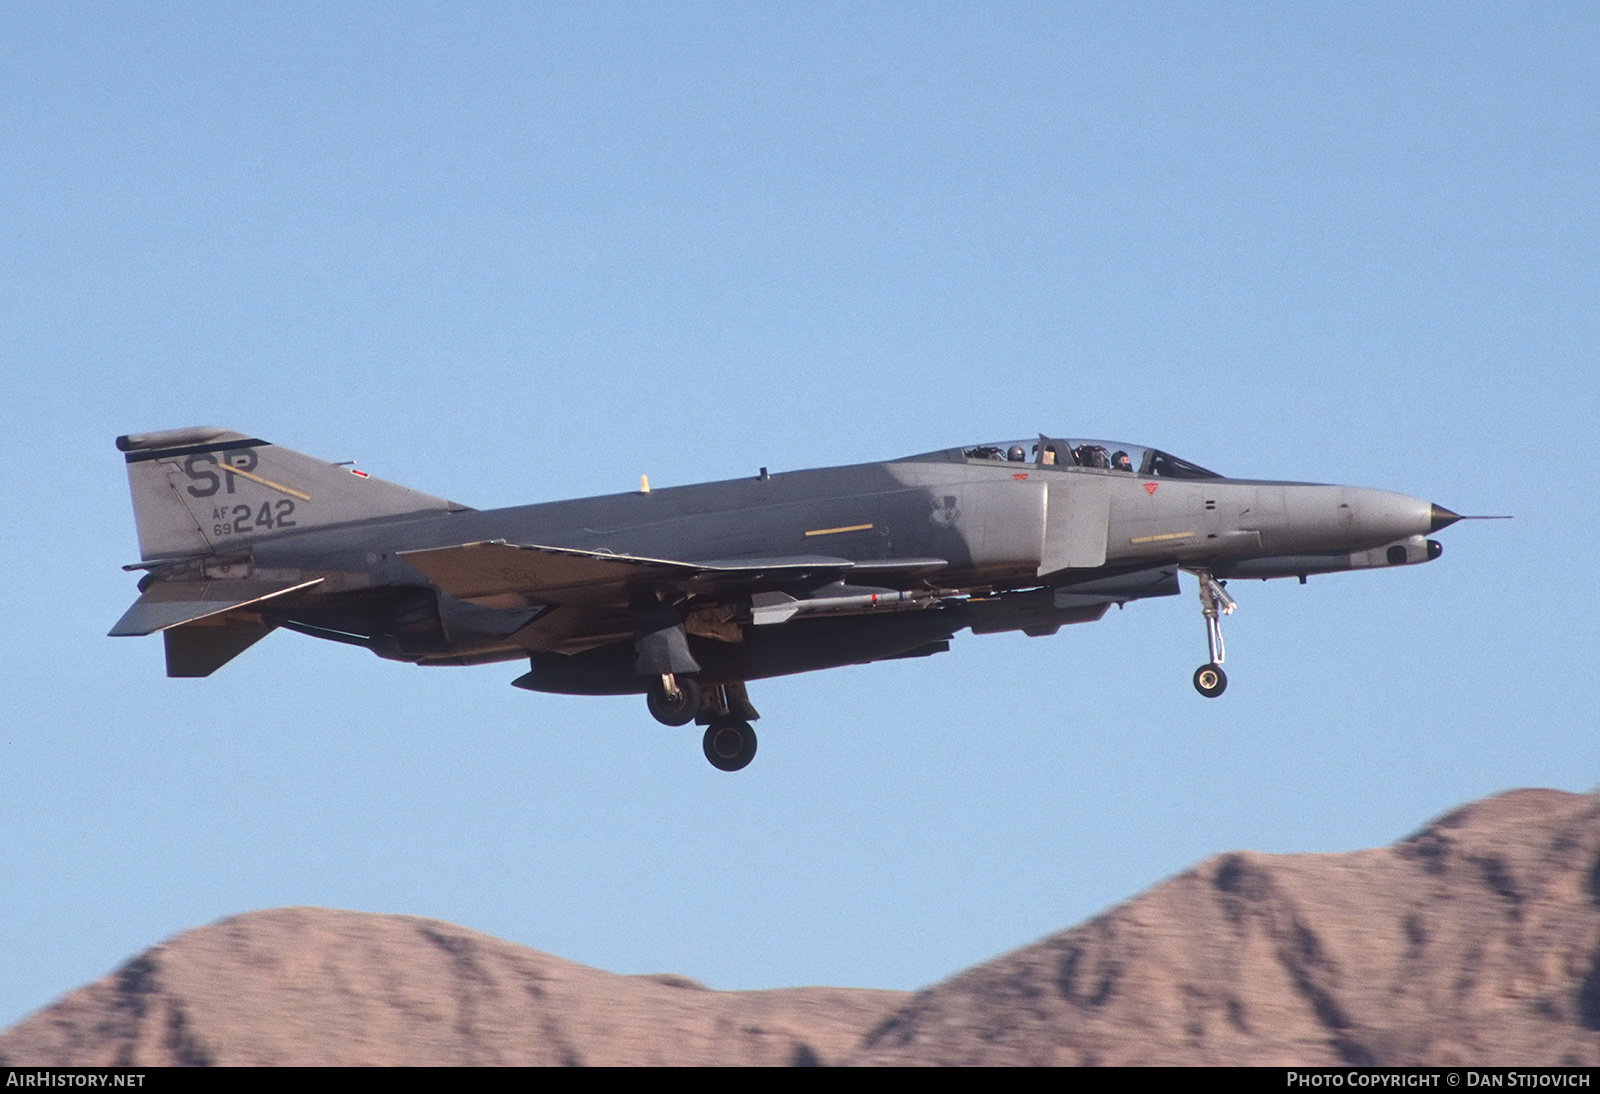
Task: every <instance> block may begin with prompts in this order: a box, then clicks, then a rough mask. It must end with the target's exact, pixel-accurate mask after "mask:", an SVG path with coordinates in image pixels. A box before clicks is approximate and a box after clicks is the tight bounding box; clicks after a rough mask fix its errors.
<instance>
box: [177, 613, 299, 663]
mask: <svg viewBox="0 0 1600 1094" xmlns="http://www.w3.org/2000/svg"><path fill="white" fill-rule="evenodd" d="M276 629H277V628H276V627H274V626H273V624H271V623H251V622H245V621H242V620H232V619H228V620H226V621H223V620H222V619H218V620H215V621H213V620H205V621H204V622H200V623H196V624H193V625H191V626H185V627H172V628H170V629H168V630H164V631H162V632H161V639H162V641H163V642H164V643H165V644H166V648H167V675H168V676H173V677H196V676H210V675H211V674H212V673H213V672H216V671H217V670H218V669H220V668H221V667H222V666H223V665H226V664H227V663H228V662H229V661H232V660H233V659H234V658H235V657H238V656H239V655H240V654H241V653H243V652H244V651H245V650H247V649H249V648H250V647H251V646H253V645H255V644H256V643H257V642H259V641H261V640H262V639H263V638H265V637H266V636H267V635H269V634H271V633H272V632H273V631H274V630H276Z"/></svg>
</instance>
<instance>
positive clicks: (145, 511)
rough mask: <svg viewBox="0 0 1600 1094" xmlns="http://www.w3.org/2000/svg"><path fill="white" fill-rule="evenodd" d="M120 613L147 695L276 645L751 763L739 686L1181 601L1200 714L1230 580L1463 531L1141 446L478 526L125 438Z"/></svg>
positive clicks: (409, 493) (363, 491)
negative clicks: (588, 717) (273, 641)
mask: <svg viewBox="0 0 1600 1094" xmlns="http://www.w3.org/2000/svg"><path fill="white" fill-rule="evenodd" d="M117 447H118V448H119V449H120V450H121V451H122V452H123V453H125V456H126V460H127V470H128V482H129V486H130V489H131V490H132V494H133V508H134V517H135V521H136V524H137V527H138V535H139V550H140V556H141V561H140V562H138V563H136V564H133V565H131V566H128V567H125V568H126V569H128V570H144V571H147V572H146V573H145V575H144V577H143V578H142V579H141V580H140V581H139V593H140V595H139V598H138V600H136V601H135V602H134V604H133V606H132V607H131V608H129V609H128V611H127V613H126V614H124V615H123V617H122V618H121V619H120V620H119V621H118V622H117V625H116V626H115V627H113V628H112V630H111V633H112V634H113V635H148V634H154V633H156V632H158V631H159V632H161V634H162V637H163V639H164V640H165V644H166V659H167V675H169V676H181V677H194V676H208V675H210V674H211V673H213V672H215V671H216V670H217V669H219V668H221V667H222V666H223V665H225V664H227V663H228V662H229V661H231V660H232V659H233V658H234V657H236V656H238V655H239V654H240V653H242V652H244V651H245V650H246V649H248V648H249V647H250V646H251V645H253V644H254V643H255V642H257V641H259V640H260V639H262V638H264V637H265V636H266V635H267V634H269V633H270V632H271V631H273V630H275V629H277V628H279V627H282V628H284V629H286V630H291V631H298V632H300V633H301V634H307V635H311V636H313V637H317V638H326V639H331V640H333V641H336V642H346V643H351V644H353V645H358V646H364V647H366V648H367V649H369V650H371V651H372V652H373V653H375V654H377V655H378V656H380V657H386V658H391V659H393V660H398V661H410V662H414V663H416V664H421V665H472V664H481V663H484V662H491V661H511V660H522V659H526V660H527V661H528V671H527V672H526V673H525V674H523V675H522V676H519V677H518V678H517V679H515V680H513V681H512V683H513V684H514V685H515V686H517V687H519V688H526V689H528V690H531V691H545V692H558V693H563V694H576V695H616V694H640V693H642V694H644V696H645V701H646V704H647V706H648V708H649V711H650V713H651V714H652V715H653V716H654V717H655V718H656V719H657V720H658V721H660V722H663V723H665V724H667V725H687V724H688V723H690V722H697V723H699V724H701V725H704V726H705V727H706V730H705V734H704V738H703V742H702V744H703V747H704V751H705V755H706V758H707V759H708V760H709V761H710V762H711V763H712V764H713V765H714V766H715V767H717V768H719V769H721V770H723V771H737V770H739V769H741V768H743V767H744V766H745V765H747V764H748V763H749V762H750V760H751V758H752V757H753V756H754V755H755V751H756V735H755V732H754V730H753V729H752V728H751V726H750V723H751V722H753V721H755V720H756V719H757V718H758V717H759V715H757V713H756V710H755V708H754V707H753V706H752V705H751V702H750V698H749V695H748V693H747V691H746V683H747V682H748V681H751V680H759V679H763V678H766V677H770V676H783V675H787V674H789V673H797V672H810V671H812V670H814V669H826V668H833V667H836V666H840V665H851V664H864V663H867V662H871V661H882V660H887V659H890V658H901V657H923V656H926V655H928V654H933V653H940V652H943V651H945V650H948V649H949V646H950V641H951V639H952V638H954V636H955V635H956V633H957V632H959V631H961V630H971V631H972V632H973V633H975V634H992V633H996V632H1000V631H1021V632H1023V633H1024V634H1027V635H1033V636H1043V635H1050V634H1054V633H1055V632H1056V631H1058V630H1059V629H1060V628H1061V627H1062V626H1063V625H1064V624H1068V623H1088V622H1091V621H1093V620H1097V619H1099V618H1100V617H1101V616H1103V615H1104V614H1105V613H1106V610H1107V609H1108V608H1109V607H1110V606H1111V605H1113V604H1117V605H1121V604H1125V603H1127V602H1128V601H1132V600H1141V599H1144V598H1146V597H1160V596H1173V595H1176V594H1177V593H1178V591H1179V587H1178V574H1179V571H1185V572H1187V573H1189V574H1190V575H1192V576H1193V578H1194V579H1195V582H1196V584H1197V586H1198V589H1199V594H1200V606H1201V614H1202V617H1203V618H1204V620H1205V625H1206V638H1207V646H1208V651H1209V656H1208V659H1207V661H1206V663H1205V664H1204V665H1202V666H1200V668H1199V669H1197V670H1196V671H1195V674H1194V686H1195V688H1196V689H1197V690H1198V691H1199V692H1200V694H1201V695H1204V696H1207V697H1210V698H1215V697H1217V696H1219V695H1221V694H1222V692H1223V689H1224V688H1226V687H1227V683H1228V680H1227V676H1226V675H1225V674H1224V672H1223V669H1222V663H1223V647H1222V630H1221V623H1220V618H1221V616H1223V615H1227V614H1229V613H1231V612H1232V611H1233V609H1234V601H1233V599H1232V598H1231V597H1230V596H1229V594H1228V593H1227V591H1226V590H1225V588H1224V586H1225V584H1226V583H1227V581H1228V580H1230V579H1234V578H1263V579H1265V578H1284V577H1297V578H1299V579H1300V580H1301V582H1304V581H1305V580H1306V578H1307V577H1308V576H1309V575H1312V574H1326V573H1334V572H1338V571H1343V570H1361V569H1371V568H1376V567H1381V566H1409V565H1415V564H1417V563H1422V562H1428V561H1431V560H1433V559H1436V558H1438V557H1439V555H1440V553H1441V547H1440V545H1439V543H1438V542H1437V541H1435V540H1431V539H1428V538H1426V537H1427V536H1428V534H1429V533H1432V532H1436V531H1438V530H1439V529H1441V528H1444V527H1445V526H1447V525H1449V524H1452V523H1454V522H1455V521H1457V520H1459V519H1461V517H1460V516H1459V515H1458V514H1456V513H1452V512H1451V511H1450V510H1448V509H1444V508H1442V507H1440V506H1438V505H1434V504H1431V503H1429V502H1425V501H1421V500H1419V499H1417V498H1412V497H1407V496H1405V495H1403V494H1393V493H1388V492H1385V491H1382V490H1368V489H1359V488H1355V487H1348V486H1324V485H1316V484H1309V483H1295V482H1273V481H1262V480H1252V479H1233V478H1228V477H1226V476H1223V475H1220V474H1218V473H1216V472H1214V471H1209V470H1207V469H1206V468H1204V467H1200V466H1199V465H1197V464H1194V463H1191V462H1189V461H1187V460H1184V459H1180V458H1178V457H1177V456H1173V455H1170V454H1169V453H1166V452H1163V451H1160V450H1159V449H1155V448H1149V447H1145V446H1142V445H1134V444H1119V443H1115V442H1108V441H1096V440H1082V439H1067V438H1059V437H1047V436H1045V435H1042V434H1041V435H1039V436H1038V437H1037V438H1035V439H1030V440H1022V441H1001V442H996V443H985V444H976V445H968V446H966V447H962V448H950V449H944V450H942V451H938V452H929V453H925V454H923V455H920V456H908V457H906V458H904V459H898V460H891V461H889V462H887V463H862V464H854V465H851V466H845V467H829V468H822V469H817V470H807V471H791V472H785V473H780V474H768V472H767V469H766V468H762V469H761V470H760V472H759V473H758V474H754V475H750V476H747V477H745V478H742V479H732V480H729V481H726V482H715V483H707V484H704V485H699V486H682V487H674V488H671V489H661V490H651V489H650V487H649V483H648V481H646V480H644V479H642V478H641V481H640V488H639V489H638V490H637V491H634V492H629V493H622V494H612V495H608V496H604V497H597V498H586V499H582V500H577V501H562V502H551V503H546V504H540V505H526V506H518V507H514V508H509V509H489V510H477V509H472V508H469V507H468V506H465V505H461V504H458V503H456V502H453V501H447V500H445V499H444V498H440V497H434V496H433V495H430V494H424V493H419V492H418V491H415V490H411V489H408V488H406V487H403V486H398V485H395V484H394V483H390V482H385V481H383V480H382V479H378V478H375V477H373V476H371V475H368V474H366V473H365V472H364V471H359V470H357V469H355V468H354V467H353V466H350V465H346V464H333V463H326V462H324V461H322V460H318V459H315V458H312V457H310V456H304V455H301V454H300V453H298V452H292V451H290V450H288V449H285V448H279V447H277V446H276V445H273V444H269V443H268V442H266V441H263V440H259V439H257V438H254V437H250V436H248V435H246V434H243V433H234V432H231V431H228V430H223V429H215V428H209V427H202V428H195V429H180V430H172V431H168V432H161V433H146V434H141V435H131V436H124V437H118V438H117Z"/></svg>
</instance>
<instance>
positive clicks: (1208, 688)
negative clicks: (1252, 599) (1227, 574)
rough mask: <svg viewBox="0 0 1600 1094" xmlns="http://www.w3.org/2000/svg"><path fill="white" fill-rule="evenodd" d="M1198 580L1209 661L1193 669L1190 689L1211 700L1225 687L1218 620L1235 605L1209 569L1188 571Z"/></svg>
mask: <svg viewBox="0 0 1600 1094" xmlns="http://www.w3.org/2000/svg"><path fill="white" fill-rule="evenodd" d="M1189 572H1190V573H1192V574H1194V576H1195V578H1196V579H1197V580H1198V581H1199V582H1200V614H1201V615H1203V616H1205V617H1206V645H1207V647H1208V648H1209V649H1210V651H1211V660H1210V662H1208V663H1207V664H1204V665H1201V666H1200V667H1199V668H1197V669H1195V670H1194V690H1196V691H1198V692H1199V693H1200V694H1201V695H1204V696H1205V697H1206V698H1207V699H1215V698H1216V697H1217V696H1219V695H1221V694H1222V693H1223V692H1224V691H1226V690H1227V689H1228V674H1227V673H1225V672H1223V671H1222V658H1223V651H1222V621H1221V618H1220V617H1221V616H1224V615H1232V614H1233V609H1234V608H1235V607H1236V606H1237V605H1235V604H1234V602H1233V597H1231V596H1229V595H1228V594H1227V593H1226V592H1225V591H1224V590H1223V588H1222V582H1220V581H1218V580H1217V579H1216V578H1214V577H1212V576H1211V571H1210V570H1191V571H1189Z"/></svg>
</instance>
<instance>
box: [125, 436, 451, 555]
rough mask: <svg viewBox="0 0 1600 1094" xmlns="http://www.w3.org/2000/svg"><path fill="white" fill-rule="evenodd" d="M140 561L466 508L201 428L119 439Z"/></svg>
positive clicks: (262, 443) (256, 441)
mask: <svg viewBox="0 0 1600 1094" xmlns="http://www.w3.org/2000/svg"><path fill="white" fill-rule="evenodd" d="M117 447H118V448H119V449H121V450H122V451H123V452H124V453H126V458H127V462H128V488H129V490H130V491H131V492H132V494H133V515H134V520H135V522H136V523H137V525H138V529H139V552H140V555H141V557H142V558H143V559H144V560H145V561H147V562H148V561H152V560H155V559H167V558H183V557H187V556H192V555H202V554H215V553H218V552H220V551H225V550H227V549H228V548H230V547H233V546H238V545H243V544H246V543H249V542H252V541H254V540H259V539H264V538H266V537H268V536H274V535H279V534H281V533H283V532H289V531H293V530H296V529H301V528H315V527H319V526H323V525H331V524H346V523H349V522H351V521H357V520H366V519H370V518H373V517H386V516H402V515H405V514H408V513H425V512H449V511H453V510H461V509H465V508H466V507H465V506H462V505H457V504H456V503H455V502H451V501H446V500H445V499H444V498H437V497H434V496H433V495H432V494H424V493H421V492H420V491H417V490H410V489H407V488H406V487H404V486H398V485H396V484H394V483H392V482H385V481H383V480H382V479H375V478H372V477H371V476H369V475H367V474H365V473H363V472H360V471H352V470H351V469H350V468H347V467H340V466H337V465H335V464H331V463H327V462H325V461H323V460H319V459H315V458H313V457H311V456H303V455H301V454H300V453H298V452H293V451H290V450H289V449H287V448H279V447H278V446H277V445H273V444H269V443H267V442H266V441H263V440H259V439H257V438H254V437H248V436H246V435H245V434H243V433H234V432H232V431H231V430H226V429H216V428H213V427H210V426H201V427H198V428H195V429H174V430H169V431H167V432H163V433H144V434H138V435H131V436H125V437H118V438H117Z"/></svg>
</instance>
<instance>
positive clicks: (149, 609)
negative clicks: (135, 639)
mask: <svg viewBox="0 0 1600 1094" xmlns="http://www.w3.org/2000/svg"><path fill="white" fill-rule="evenodd" d="M321 581H322V578H320V577H317V578H312V579H311V580H310V581H300V582H283V581H249V580H243V581H230V580H218V581H163V582H158V583H157V584H155V585H152V586H150V588H148V589H146V590H145V591H144V592H143V593H142V594H140V596H139V599H138V600H135V601H134V602H133V606H132V607H130V608H129V609H128V610H127V611H126V612H124V613H123V616H122V618H121V619H119V620H117V625H116V626H115V627H112V628H111V634H112V635H114V636H118V637H121V636H127V635H141V634H155V633H156V632H157V631H164V630H166V629H167V628H168V627H176V626H178V625H180V624H183V623H193V622H194V621H195V620H197V619H205V618H207V617H209V616H213V615H220V614H222V613H223V612H230V611H233V610H234V609H236V608H243V607H245V606H246V605H250V604H257V603H260V602H261V601H263V600H270V599H272V598H273V597H278V596H283V595H284V594H285V593H292V592H295V591H296V590H298V589H306V588H310V587H311V586H312V585H316V584H319V583H320V582H321Z"/></svg>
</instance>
